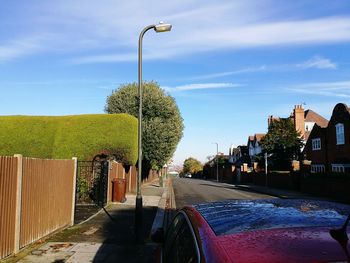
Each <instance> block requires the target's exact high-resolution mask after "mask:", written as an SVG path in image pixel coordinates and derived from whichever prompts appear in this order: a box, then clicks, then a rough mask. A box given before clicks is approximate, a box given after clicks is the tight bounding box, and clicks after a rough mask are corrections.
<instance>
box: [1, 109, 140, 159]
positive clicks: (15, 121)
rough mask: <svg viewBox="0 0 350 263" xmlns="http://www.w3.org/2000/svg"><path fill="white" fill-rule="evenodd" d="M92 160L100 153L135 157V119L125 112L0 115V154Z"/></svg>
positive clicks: (123, 157) (127, 157)
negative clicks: (63, 114)
mask: <svg viewBox="0 0 350 263" xmlns="http://www.w3.org/2000/svg"><path fill="white" fill-rule="evenodd" d="M16 153H19V154H22V155H23V156H27V157H36V158H49V159H67V158H69V159H70V158H72V157H78V159H79V160H91V159H92V158H93V157H94V156H95V155H97V154H100V153H110V154H115V155H118V156H119V157H120V158H122V159H123V160H124V161H125V162H127V163H129V164H135V163H136V160H137V119H136V118H135V117H133V116H130V115H128V114H91V115H73V116H0V155H7V156H11V155H13V154H16Z"/></svg>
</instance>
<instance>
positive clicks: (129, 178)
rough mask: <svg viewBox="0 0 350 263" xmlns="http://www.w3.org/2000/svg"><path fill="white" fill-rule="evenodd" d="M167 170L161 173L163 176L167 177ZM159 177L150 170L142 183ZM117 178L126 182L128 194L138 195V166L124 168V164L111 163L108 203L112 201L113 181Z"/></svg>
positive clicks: (164, 169) (162, 170) (155, 172)
mask: <svg viewBox="0 0 350 263" xmlns="http://www.w3.org/2000/svg"><path fill="white" fill-rule="evenodd" d="M166 172H167V170H166V168H163V169H161V170H160V171H159V173H160V174H161V175H166ZM158 177H159V174H158V172H157V171H155V170H150V171H149V174H148V176H147V178H144V179H143V181H142V183H147V182H152V181H153V180H155V179H156V178H158ZM115 178H121V179H125V180H126V192H127V193H136V184H137V168H136V166H128V167H127V166H124V165H123V164H122V163H118V162H116V161H111V162H110V163H109V173H108V187H107V189H108V190H107V203H109V202H110V201H111V200H112V181H113V179H115Z"/></svg>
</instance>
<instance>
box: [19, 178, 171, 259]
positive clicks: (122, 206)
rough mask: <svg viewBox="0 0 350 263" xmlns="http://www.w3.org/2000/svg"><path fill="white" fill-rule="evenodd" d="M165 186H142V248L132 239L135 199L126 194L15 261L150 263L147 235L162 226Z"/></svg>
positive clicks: (152, 248) (151, 248)
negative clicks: (125, 197)
mask: <svg viewBox="0 0 350 263" xmlns="http://www.w3.org/2000/svg"><path fill="white" fill-rule="evenodd" d="M168 185H169V183H168V182H167V181H165V182H164V186H165V187H159V186H158V182H154V183H152V184H148V185H145V186H143V187H142V197H143V222H144V225H143V230H144V240H145V242H144V245H137V244H136V242H135V236H134V221H135V218H134V214H135V198H136V196H135V195H127V201H126V202H125V203H114V204H110V205H109V206H107V207H106V208H105V209H103V210H101V211H100V212H99V213H98V214H96V215H95V216H93V217H92V218H90V219H89V220H87V221H85V222H82V223H81V224H78V225H74V226H72V227H70V228H67V229H65V230H63V231H61V232H59V233H57V234H56V235H54V236H52V237H50V238H49V239H47V240H46V241H45V243H44V244H43V245H41V246H38V247H37V248H36V249H35V250H33V251H31V252H30V253H29V254H27V256H25V257H23V258H21V259H19V258H18V259H17V260H19V261H18V262H21V263H23V262H39V263H40V262H56V263H58V262H70V263H73V262H154V254H155V253H154V252H155V249H156V247H157V245H156V244H154V243H152V242H151V240H150V233H151V229H152V228H157V227H161V226H162V225H163V223H164V222H163V220H164V215H165V214H164V211H165V206H166V204H167V203H168V202H169V201H168V198H169V192H171V189H168V187H167V186H168ZM170 187H171V184H170ZM158 206H159V207H158ZM17 260H14V261H17ZM14 261H12V262H14Z"/></svg>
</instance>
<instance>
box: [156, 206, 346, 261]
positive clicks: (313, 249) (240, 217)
mask: <svg viewBox="0 0 350 263" xmlns="http://www.w3.org/2000/svg"><path fill="white" fill-rule="evenodd" d="M349 215H350V206H349V205H342V204H338V203H333V202H325V201H312V200H296V199H294V200H288V199H271V200H254V201H248V200H232V201H224V202H215V203H206V204H199V205H194V206H192V207H184V208H183V209H181V210H180V211H179V212H178V213H177V215H176V216H175V217H174V220H173V222H172V223H171V225H170V226H169V228H168V230H167V232H166V234H165V235H163V234H162V231H160V232H158V233H157V234H155V235H154V236H153V240H154V241H157V240H158V242H162V243H163V244H162V249H161V250H162V251H161V252H160V253H159V257H160V258H159V259H160V262H215V263H219V262H235V263H239V262H251V263H259V262H261V263H264V262H266V263H273V262H350V256H349V250H350V245H349V244H348V234H349V231H347V230H346V225H347V224H348V223H349V218H350V216H349Z"/></svg>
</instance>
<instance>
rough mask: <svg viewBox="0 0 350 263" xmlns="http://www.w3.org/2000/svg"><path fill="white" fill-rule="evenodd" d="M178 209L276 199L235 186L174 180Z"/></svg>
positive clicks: (201, 181) (181, 179)
mask: <svg viewBox="0 0 350 263" xmlns="http://www.w3.org/2000/svg"><path fill="white" fill-rule="evenodd" d="M173 187H174V193H175V201H176V207H177V208H181V207H183V206H185V205H192V204H198V203H203V202H210V201H219V200H226V199H263V198H274V197H272V196H269V195H264V194H259V193H256V192H252V191H249V190H247V191H246V190H241V189H239V190H238V189H237V188H235V186H234V185H230V184H225V183H217V182H213V181H207V180H199V179H189V178H177V179H174V180H173Z"/></svg>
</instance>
